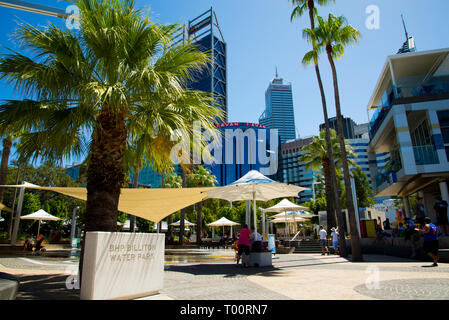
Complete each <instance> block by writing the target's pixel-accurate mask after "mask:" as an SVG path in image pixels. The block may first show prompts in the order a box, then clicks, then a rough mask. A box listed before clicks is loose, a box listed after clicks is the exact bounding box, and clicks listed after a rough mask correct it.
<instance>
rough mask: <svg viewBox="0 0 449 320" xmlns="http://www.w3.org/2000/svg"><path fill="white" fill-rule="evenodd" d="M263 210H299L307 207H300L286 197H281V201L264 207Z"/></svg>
mask: <svg viewBox="0 0 449 320" xmlns="http://www.w3.org/2000/svg"><path fill="white" fill-rule="evenodd" d="M264 210H265V212H285V211H300V210H309V208H307V207H302V206H299V205H297V204H296V203H293V202H291V201H290V200H288V199H283V200H282V201H281V202H279V203H278V204H276V205H275V206H272V207H270V208H267V209H264Z"/></svg>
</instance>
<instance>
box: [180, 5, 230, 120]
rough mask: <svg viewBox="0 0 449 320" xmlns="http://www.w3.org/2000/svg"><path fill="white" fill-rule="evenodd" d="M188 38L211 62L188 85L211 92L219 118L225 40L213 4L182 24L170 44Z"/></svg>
mask: <svg viewBox="0 0 449 320" xmlns="http://www.w3.org/2000/svg"><path fill="white" fill-rule="evenodd" d="M187 39H188V40H189V41H192V42H193V43H194V44H195V45H196V48H197V49H198V50H200V51H202V52H208V53H209V54H210V58H211V61H212V63H209V64H208V66H207V67H206V68H204V69H203V70H202V71H201V72H199V73H197V74H195V75H194V80H193V81H192V82H191V83H190V84H189V89H193V90H198V91H203V92H210V93H213V94H214V95H215V98H216V102H215V104H216V106H217V108H220V109H221V110H223V112H224V119H223V121H218V122H227V119H228V85H227V56H226V42H225V41H224V38H223V33H222V32H221V29H220V25H219V24H218V19H217V16H216V14H215V11H214V9H213V8H210V9H209V10H207V11H206V12H204V13H203V14H201V15H199V16H198V17H196V18H195V19H193V20H191V21H189V23H188V25H187V27H186V26H183V27H182V28H181V30H180V32H179V34H178V35H177V36H176V37H175V39H174V45H176V44H177V43H179V42H183V41H186V40H187Z"/></svg>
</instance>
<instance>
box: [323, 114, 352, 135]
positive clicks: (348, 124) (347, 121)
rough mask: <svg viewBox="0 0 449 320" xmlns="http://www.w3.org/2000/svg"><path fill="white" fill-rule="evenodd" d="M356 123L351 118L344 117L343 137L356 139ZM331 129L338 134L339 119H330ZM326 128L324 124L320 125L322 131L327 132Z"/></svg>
mask: <svg viewBox="0 0 449 320" xmlns="http://www.w3.org/2000/svg"><path fill="white" fill-rule="evenodd" d="M356 126H357V125H356V123H355V122H354V121H353V120H352V119H351V118H345V117H343V136H344V137H345V139H355V138H356V134H355V127H356ZM329 127H330V128H331V129H334V130H335V131H336V132H337V133H338V132H339V131H338V121H337V117H333V118H329ZM325 129H326V126H325V124H324V123H322V124H320V131H322V130H325Z"/></svg>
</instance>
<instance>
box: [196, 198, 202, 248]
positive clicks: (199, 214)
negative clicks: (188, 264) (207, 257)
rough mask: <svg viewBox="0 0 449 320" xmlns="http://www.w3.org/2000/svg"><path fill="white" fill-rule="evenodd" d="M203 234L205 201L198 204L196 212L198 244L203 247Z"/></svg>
mask: <svg viewBox="0 0 449 320" xmlns="http://www.w3.org/2000/svg"><path fill="white" fill-rule="evenodd" d="M202 233H203V201H201V202H199V203H198V209H197V212H196V243H197V244H198V245H201V243H202V241H201V237H202Z"/></svg>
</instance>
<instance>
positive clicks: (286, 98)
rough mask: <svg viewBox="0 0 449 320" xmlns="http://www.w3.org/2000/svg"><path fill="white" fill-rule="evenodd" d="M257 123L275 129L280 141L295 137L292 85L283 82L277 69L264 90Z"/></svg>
mask: <svg viewBox="0 0 449 320" xmlns="http://www.w3.org/2000/svg"><path fill="white" fill-rule="evenodd" d="M259 123H260V124H262V125H264V126H267V128H269V129H277V130H278V132H279V136H280V137H281V143H285V142H287V141H289V140H294V139H295V138H296V132H295V114H294V111H293V95H292V85H291V83H284V80H283V79H282V78H279V76H278V73H277V70H276V76H275V78H274V79H273V80H271V82H270V84H269V86H268V89H267V91H266V92H265V111H264V112H263V113H262V115H261V116H260V118H259Z"/></svg>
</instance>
